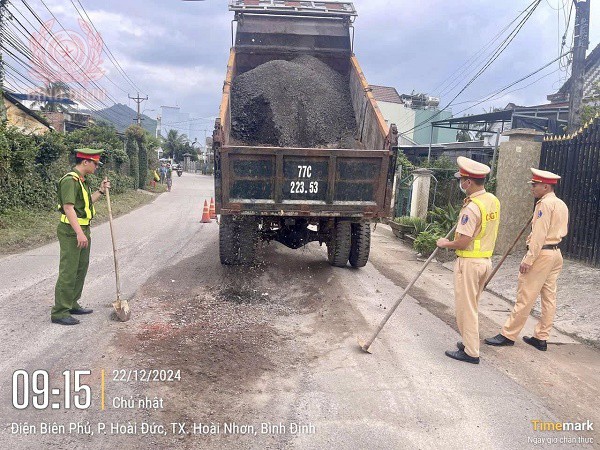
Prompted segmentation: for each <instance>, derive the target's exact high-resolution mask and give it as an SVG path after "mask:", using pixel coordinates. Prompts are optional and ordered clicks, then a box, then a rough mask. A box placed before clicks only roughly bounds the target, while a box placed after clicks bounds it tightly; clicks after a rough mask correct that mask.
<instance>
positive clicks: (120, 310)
mask: <svg viewBox="0 0 600 450" xmlns="http://www.w3.org/2000/svg"><path fill="white" fill-rule="evenodd" d="M112 305H113V308H114V310H115V314H116V316H117V319H119V320H120V321H121V322H127V321H128V320H129V319H131V309H130V308H129V303H127V301H119V300H117V301H116V302H114V303H113V304H112Z"/></svg>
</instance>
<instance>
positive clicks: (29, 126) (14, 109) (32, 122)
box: [3, 91, 52, 135]
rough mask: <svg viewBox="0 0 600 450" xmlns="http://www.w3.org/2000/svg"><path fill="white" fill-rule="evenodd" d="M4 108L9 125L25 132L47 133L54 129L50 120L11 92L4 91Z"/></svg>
mask: <svg viewBox="0 0 600 450" xmlns="http://www.w3.org/2000/svg"><path fill="white" fill-rule="evenodd" d="M3 97H4V108H5V109H6V119H7V122H8V125H9V126H13V127H16V128H17V129H19V130H20V131H22V132H24V133H31V134H38V135H39V134H45V133H47V132H49V131H51V130H52V125H51V124H50V122H49V121H48V120H46V119H45V118H44V117H42V116H41V115H40V114H38V113H37V112H35V111H33V110H31V109H29V108H27V107H26V106H25V105H23V104H22V103H21V102H20V101H19V100H18V99H17V98H16V97H15V96H14V95H13V94H11V93H10V92H6V91H4V92H3Z"/></svg>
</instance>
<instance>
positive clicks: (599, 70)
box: [547, 44, 600, 102]
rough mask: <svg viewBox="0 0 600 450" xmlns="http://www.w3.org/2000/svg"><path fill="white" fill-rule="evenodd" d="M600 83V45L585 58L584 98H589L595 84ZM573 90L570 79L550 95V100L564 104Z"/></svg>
mask: <svg viewBox="0 0 600 450" xmlns="http://www.w3.org/2000/svg"><path fill="white" fill-rule="evenodd" d="M597 82H600V44H598V45H596V48H594V50H592V51H591V52H590V54H589V55H587V57H586V58H585V81H584V88H583V96H584V97H588V96H590V95H591V94H592V91H593V88H594V83H597ZM570 90H571V78H569V79H568V80H567V81H566V82H565V83H564V84H563V85H562V86H561V88H560V89H559V90H558V91H557V92H556V93H555V94H551V95H548V97H547V98H548V100H550V101H556V102H562V101H565V99H568V95H569V91H570Z"/></svg>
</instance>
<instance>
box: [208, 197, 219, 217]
mask: <svg viewBox="0 0 600 450" xmlns="http://www.w3.org/2000/svg"><path fill="white" fill-rule="evenodd" d="M208 212H209V214H210V218H211V219H216V218H217V212H216V211H215V199H214V198H212V197H211V198H210V209H209V210H208Z"/></svg>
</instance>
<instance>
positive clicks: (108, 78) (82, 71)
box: [23, 0, 127, 103]
mask: <svg viewBox="0 0 600 450" xmlns="http://www.w3.org/2000/svg"><path fill="white" fill-rule="evenodd" d="M23 2H24V3H25V1H24V0H23ZM40 2H42V5H44V7H45V8H46V9H47V10H48V12H49V13H50V15H51V16H52V17H53V18H54V20H56V22H57V23H58V25H59V26H60V27H61V28H62V30H63V31H64V32H65V33H67V34H68V31H67V30H66V29H65V27H63V25H62V23H61V22H60V20H58V18H57V17H56V16H55V15H54V13H53V12H52V11H50V8H48V6H47V5H46V3H45V2H44V0H40ZM42 25H43V26H44V28H45V29H46V31H48V32H49V33H51V31H50V30H48V29H47V28H46V26H45V24H42ZM53 37H54V36H53ZM54 40H55V41H56V42H57V43H58V44H59V45H60V42H59V41H58V40H57V39H56V38H55V39H54ZM61 48H62V49H63V50H65V54H66V55H68V57H69V58H70V59H71V61H72V62H74V63H75V64H77V62H76V61H75V60H74V59H73V57H72V56H71V54H70V53H69V52H67V51H66V49H64V47H62V46H61ZM86 56H87V55H86ZM77 66H78V68H79V69H81V73H83V74H84V75H85V76H86V77H87V78H88V79H89V80H90V81H91V82H92V83H94V84H95V82H94V81H93V80H92V78H90V77H89V76H88V75H87V73H85V71H84V70H83V68H81V66H79V64H77ZM104 78H106V79H107V80H108V81H110V82H111V83H112V84H113V85H115V86H116V87H117V88H118V89H120V90H121V91H122V92H124V93H127V91H126V90H125V89H123V88H122V87H121V86H119V85H118V84H117V83H115V82H114V81H113V80H112V79H111V78H110V77H109V76H108V75H106V74H104ZM107 95H108V94H107ZM113 101H114V100H113ZM115 103H116V102H115Z"/></svg>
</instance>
